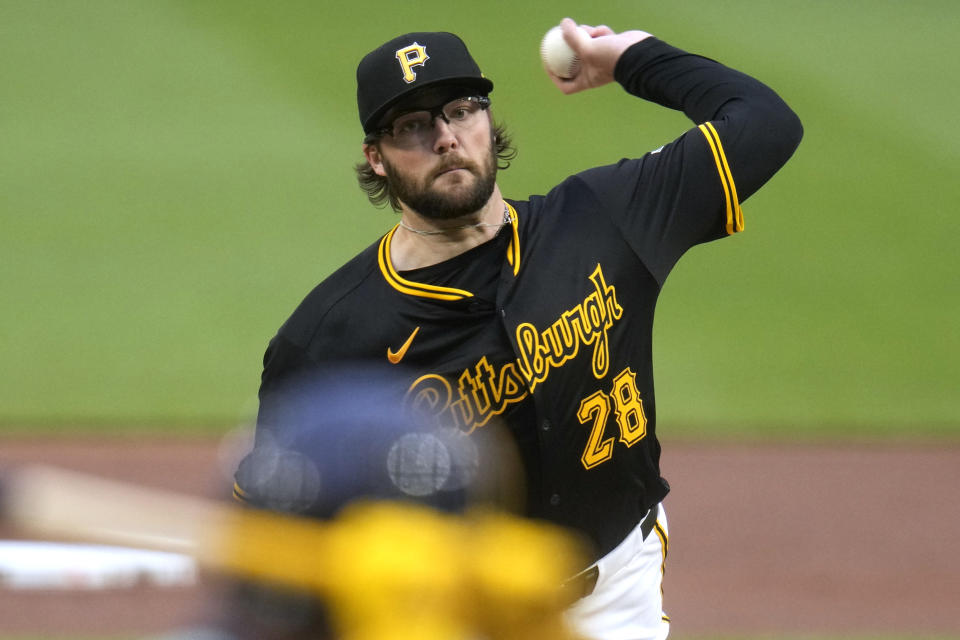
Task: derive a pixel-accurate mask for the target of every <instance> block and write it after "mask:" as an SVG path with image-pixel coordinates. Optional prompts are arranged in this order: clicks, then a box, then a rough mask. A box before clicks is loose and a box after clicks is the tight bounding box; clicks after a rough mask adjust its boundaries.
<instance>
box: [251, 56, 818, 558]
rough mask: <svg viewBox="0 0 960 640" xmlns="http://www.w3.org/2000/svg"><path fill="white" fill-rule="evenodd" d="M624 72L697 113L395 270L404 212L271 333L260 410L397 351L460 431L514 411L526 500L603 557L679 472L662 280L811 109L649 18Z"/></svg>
mask: <svg viewBox="0 0 960 640" xmlns="http://www.w3.org/2000/svg"><path fill="white" fill-rule="evenodd" d="M615 77H616V79H617V81H618V82H619V83H620V84H621V85H622V86H623V87H624V88H625V89H626V90H627V91H628V92H630V93H631V94H633V95H636V96H638V97H642V98H645V99H647V100H651V101H654V102H657V103H659V104H662V105H664V106H667V107H670V108H674V109H682V110H683V111H684V112H685V113H686V114H687V116H688V117H690V119H691V120H693V121H694V123H696V126H694V127H693V128H691V129H690V130H689V131H687V132H686V133H684V134H683V135H681V136H680V137H679V138H678V139H676V140H674V141H673V142H671V143H669V144H667V145H665V146H663V147H662V148H660V149H657V150H656V151H653V152H650V153H647V154H645V155H643V156H642V157H639V158H634V159H623V160H620V161H619V162H617V163H615V164H611V165H609V166H603V167H598V168H593V169H590V170H587V171H584V172H582V173H579V174H576V175H574V176H571V177H570V178H568V179H566V180H565V181H564V182H562V183H561V184H559V185H558V186H556V187H555V188H554V189H552V190H550V191H549V192H548V193H547V194H546V195H542V196H533V197H530V198H529V199H527V200H513V199H508V206H509V213H510V216H511V220H512V222H511V223H510V224H508V225H505V226H504V227H503V228H502V229H501V231H500V233H499V234H498V235H497V236H496V237H495V238H494V239H492V240H490V241H489V242H486V243H484V244H482V245H480V246H478V247H475V248H474V249H472V250H470V251H467V252H465V253H463V254H461V255H459V256H457V257H455V258H453V259H451V260H448V261H445V262H443V263H440V264H436V265H432V266H429V267H425V268H421V269H416V270H412V271H397V270H396V269H395V268H394V267H393V265H392V263H391V260H390V244H391V241H392V238H393V235H394V233H395V232H396V229H397V228H396V227H395V228H394V229H393V230H392V231H390V232H388V233H387V234H386V235H385V236H383V237H382V238H381V239H379V240H378V241H377V242H375V243H374V244H372V245H371V246H370V247H368V248H367V249H366V250H365V251H363V252H362V253H360V254H359V255H358V256H357V257H355V258H354V259H353V260H351V261H350V262H349V263H347V264H346V265H345V266H343V267H342V268H341V269H339V270H338V271H336V272H335V273H334V274H333V275H331V276H330V277H329V278H327V279H326V280H325V281H324V282H322V283H321V284H320V285H319V286H318V287H317V288H316V289H314V290H313V291H312V292H311V293H310V294H309V295H308V296H307V297H306V299H305V300H304V301H303V302H302V304H301V305H300V306H299V308H298V309H297V310H296V311H295V312H294V313H293V315H292V316H291V317H290V318H289V319H288V320H287V322H286V323H285V324H284V325H283V327H282V328H281V329H280V331H279V332H278V334H277V335H276V337H275V338H274V339H273V340H272V341H271V343H270V346H269V348H268V350H267V353H266V356H265V358H264V372H263V379H262V387H261V425H260V427H259V428H260V429H265V428H268V426H267V425H265V424H262V423H264V422H266V419H265V418H264V417H263V416H264V415H265V414H266V413H268V409H267V408H268V407H269V404H270V402H271V394H272V393H273V390H274V389H276V388H277V387H278V386H279V385H280V384H281V383H282V381H283V380H284V379H286V378H287V377H289V376H290V375H292V374H294V373H296V372H300V371H304V370H310V369H311V368H319V367H322V366H324V364H325V363H330V362H337V361H364V362H369V363H373V364H372V366H377V367H384V368H391V370H394V369H395V370H399V371H402V372H403V375H404V376H405V378H406V380H407V381H408V385H407V386H408V389H407V397H408V398H409V401H410V402H411V403H414V404H416V405H417V406H420V407H428V408H429V409H430V410H431V411H432V412H433V414H435V415H436V416H437V417H438V419H439V420H442V421H443V422H444V423H446V424H454V425H456V426H457V427H458V428H459V429H461V430H462V431H463V432H464V433H467V434H470V433H473V432H475V431H477V430H482V429H483V428H484V427H485V425H488V424H489V423H490V421H491V420H493V419H495V418H496V419H498V420H499V419H503V420H504V421H505V422H506V423H507V424H508V425H509V428H510V430H511V432H512V433H513V434H514V436H515V438H516V441H517V444H518V447H519V450H520V452H521V455H522V458H523V461H524V464H525V472H526V479H527V490H528V505H527V509H528V512H529V514H530V515H531V516H535V517H540V518H546V519H549V520H551V521H554V522H557V523H560V524H562V525H567V526H570V527H573V528H575V529H577V530H579V531H581V532H583V533H585V534H586V535H587V536H589V538H590V539H591V540H592V541H593V542H594V543H595V546H596V553H597V556H598V557H599V556H600V555H603V554H604V553H606V552H607V551H609V550H611V549H612V548H613V547H614V546H616V545H617V543H618V542H620V540H622V538H623V537H624V536H625V535H626V534H627V533H628V532H629V531H630V530H631V529H632V528H633V527H634V526H635V525H636V524H637V522H639V520H640V519H641V517H642V516H643V514H644V513H645V512H646V511H647V509H648V508H649V507H650V506H652V505H654V504H656V503H657V502H659V501H660V500H661V499H663V497H664V496H665V495H666V494H667V491H668V485H667V483H666V481H665V480H664V479H663V478H661V475H660V468H659V458H660V445H659V443H658V441H657V437H656V400H655V396H654V385H653V369H652V345H651V339H652V328H653V318H654V308H655V305H656V301H657V296H658V294H659V292H660V289H661V287H662V286H663V284H664V281H665V280H666V278H667V275H668V274H669V273H670V270H671V268H672V267H673V266H674V264H675V263H676V262H677V260H678V259H679V258H680V257H681V256H682V255H683V253H684V252H685V251H686V250H687V249H689V248H690V247H692V246H694V245H696V244H699V243H702V242H706V241H710V240H714V239H717V238H721V237H725V236H727V235H731V234H734V233H736V232H738V231H740V230H741V229H742V228H743V218H742V213H741V210H740V202H742V201H743V200H744V199H746V198H747V197H748V196H749V195H750V194H752V193H753V192H754V191H755V190H756V189H758V188H759V187H760V186H761V185H762V184H763V183H764V182H765V181H766V180H767V179H768V178H769V177H770V176H772V175H773V174H774V172H775V171H776V170H777V169H779V167H780V166H782V165H783V163H784V162H786V160H787V159H788V158H789V156H790V155H791V154H792V152H793V150H794V149H795V147H796V145H797V144H798V143H799V139H800V136H801V134H802V129H801V127H800V123H799V121H798V120H797V118H796V116H795V115H794V114H793V112H792V111H791V110H790V109H789V108H788V107H787V106H786V105H785V104H784V103H783V102H782V101H781V100H780V98H779V97H777V96H776V94H774V92H773V91H771V90H770V89H769V88H767V87H766V86H764V85H763V84H761V83H760V82H758V81H756V80H753V79H751V78H749V77H747V76H745V75H743V74H741V73H739V72H736V71H733V70H731V69H729V68H727V67H724V66H723V65H721V64H719V63H716V62H714V61H712V60H709V59H706V58H702V57H699V56H695V55H691V54H688V53H685V52H683V51H680V50H679V49H676V48H674V47H671V46H670V45H667V44H666V43H664V42H662V41H660V40H657V39H654V38H651V39H647V40H645V41H643V42H640V43H637V44H635V45H633V46H632V47H631V48H630V49H628V50H627V51H626V52H625V53H624V55H623V56H622V57H621V59H620V61H619V62H618V64H617V67H616V72H615ZM624 126H639V125H638V124H636V121H635V120H632V119H630V118H625V119H624ZM723 280H724V277H723V276H721V277H719V278H718V282H722V281H723ZM725 332H726V330H725V329H723V328H722V327H721V328H718V339H723V337H724V335H725ZM360 401H362V398H361V399H360ZM241 488H242V487H241Z"/></svg>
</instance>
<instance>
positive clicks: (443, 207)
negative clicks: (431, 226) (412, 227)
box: [382, 143, 497, 220]
mask: <svg viewBox="0 0 960 640" xmlns="http://www.w3.org/2000/svg"><path fill="white" fill-rule="evenodd" d="M382 162H383V168H384V171H385V172H386V174H387V176H386V177H387V181H388V183H389V185H390V189H391V190H392V191H393V193H394V194H395V195H396V196H397V198H398V199H399V200H401V201H402V202H403V203H404V204H406V205H407V206H408V207H410V208H411V209H413V210H414V211H416V212H417V213H419V214H420V215H422V216H423V217H424V218H429V219H432V220H451V219H454V218H460V217H463V216H466V215H470V214H471V213H476V212H477V211H479V210H480V209H481V208H482V207H483V205H485V204H486V203H487V201H488V200H489V199H490V196H491V195H492V194H493V189H494V187H495V186H496V182H497V159H496V152H495V149H494V147H493V144H492V143H491V145H490V153H489V154H488V155H487V156H486V157H485V158H484V160H483V161H482V164H480V165H478V164H476V163H473V162H469V161H467V160H464V159H458V158H451V159H447V160H444V162H442V163H441V164H440V165H439V166H438V167H437V168H436V169H435V170H434V171H433V172H431V174H430V175H428V176H426V177H424V178H422V179H417V178H413V177H411V176H409V175H407V174H405V173H404V172H403V170H402V169H400V168H399V167H397V166H396V165H393V164H391V163H390V162H388V161H387V159H386V158H383V159H382ZM452 167H460V168H463V169H466V170H467V171H468V172H469V173H470V175H471V176H472V180H470V181H469V183H468V184H463V183H460V184H456V185H453V186H451V187H443V188H440V187H437V186H436V185H435V184H433V183H434V182H435V180H436V178H437V177H438V172H441V171H444V170H446V169H448V168H452Z"/></svg>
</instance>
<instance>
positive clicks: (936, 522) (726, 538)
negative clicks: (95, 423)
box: [0, 438, 960, 638]
mask: <svg viewBox="0 0 960 640" xmlns="http://www.w3.org/2000/svg"><path fill="white" fill-rule="evenodd" d="M219 458H220V456H219V455H218V446H217V443H216V442H212V441H209V440H144V439H112V440H96V439H72V440H53V439H49V440H44V439H22V438H21V439H5V440H0V463H8V462H44V463H52V464H56V465H59V466H62V467H64V468H69V469H75V470H80V471H86V472H92V473H97V474H100V475H103V476H105V477H110V478H117V479H122V480H129V481H132V482H137V483H139V484H143V485H146V486H151V487H159V488H165V489H172V490H177V491H183V492H188V493H193V494H201V495H208V496H212V495H216V494H218V493H220V492H222V491H225V488H226V481H225V480H224V476H223V475H222V473H221V471H220V470H219V466H220V463H219V462H218V460H219ZM227 466H229V463H227ZM663 469H664V475H665V476H666V477H667V478H668V479H669V480H670V481H671V484H672V486H673V492H672V493H671V494H670V496H669V497H668V498H667V502H666V507H667V513H668V517H669V526H670V534H671V536H670V557H669V560H668V562H667V573H666V580H665V591H666V606H667V611H668V613H670V615H671V617H672V619H673V629H672V633H671V637H673V638H684V637H694V636H699V635H705V634H725V635H738V634H741V635H747V634H749V635H754V634H757V635H759V634H766V635H783V634H821V633H822V634H839V635H848V634H865V635H870V634H877V635H880V634H883V635H892V634H912V635H922V634H944V635H957V636H960V606H957V602H958V599H960V506H958V501H957V499H956V497H955V492H956V490H957V488H958V487H960V445H949V446H946V445H938V446H934V445H930V446H913V447H907V446H904V445H900V444H897V445H884V446H863V445H860V446H853V445H843V446H825V445H790V446H786V445H770V444H765V445H716V446H714V445H710V446H707V445H703V446H696V445H691V444H682V443H670V442H667V443H666V444H665V446H664V456H663ZM13 535H14V532H11V531H9V530H4V529H3V528H0V537H11V536H13ZM203 594H204V588H203V587H196V588H194V587H175V588H164V589H161V588H157V587H148V586H144V587H138V588H134V589H127V590H110V591H102V592H39V593H38V592H23V591H13V590H9V589H6V590H5V589H0V635H16V634H34V635H37V634H46V635H50V636H60V637H70V636H91V635H99V634H104V635H113V636H123V635H128V636H136V635H139V634H146V633H154V632H159V631H163V630H166V629H171V628H173V627H175V626H178V625H180V624H183V623H185V622H188V621H189V620H190V619H191V618H194V617H195V616H197V615H198V613H199V612H200V608H201V602H202V601H203V598H202V595H203Z"/></svg>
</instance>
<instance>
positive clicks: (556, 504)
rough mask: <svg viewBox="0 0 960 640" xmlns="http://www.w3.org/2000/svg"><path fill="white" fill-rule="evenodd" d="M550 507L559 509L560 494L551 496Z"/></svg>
mask: <svg viewBox="0 0 960 640" xmlns="http://www.w3.org/2000/svg"><path fill="white" fill-rule="evenodd" d="M550 506H551V507H559V506H560V494H559V493H555V494H553V495H552V496H550Z"/></svg>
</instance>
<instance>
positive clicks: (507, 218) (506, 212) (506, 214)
mask: <svg viewBox="0 0 960 640" xmlns="http://www.w3.org/2000/svg"><path fill="white" fill-rule="evenodd" d="M512 223H513V216H512V215H511V214H510V209H509V208H508V207H507V205H506V203H504V205H503V220H502V221H501V222H474V223H473V224H465V225H461V226H459V227H450V228H449V229H435V230H431V231H424V230H423V229H414V228H413V227H411V226H410V225H408V224H407V223H405V222H404V221H403V220H401V221H400V226H401V227H403V228H404V229H406V230H407V231H410V232H412V233H416V234H417V235H421V236H435V235H439V234H441V233H449V232H450V231H459V230H460V229H474V228H478V227H502V226H503V225H505V224H512Z"/></svg>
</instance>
